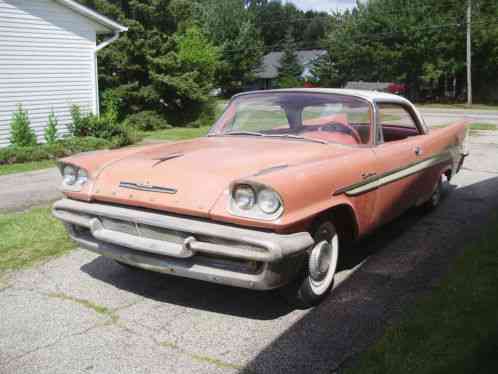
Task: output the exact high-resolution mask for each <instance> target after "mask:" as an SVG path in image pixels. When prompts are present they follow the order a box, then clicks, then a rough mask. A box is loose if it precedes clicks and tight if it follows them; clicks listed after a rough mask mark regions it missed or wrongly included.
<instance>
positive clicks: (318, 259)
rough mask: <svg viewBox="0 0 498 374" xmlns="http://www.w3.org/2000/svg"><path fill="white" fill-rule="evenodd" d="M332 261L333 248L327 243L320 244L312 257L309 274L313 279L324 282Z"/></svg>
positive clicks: (312, 253)
mask: <svg viewBox="0 0 498 374" xmlns="http://www.w3.org/2000/svg"><path fill="white" fill-rule="evenodd" d="M331 260H332V246H331V245H330V244H329V243H328V242H326V241H323V242H320V243H318V244H317V245H316V246H315V248H313V251H312V252H311V255H310V260H309V272H310V276H311V279H313V280H314V281H316V282H320V281H322V280H323V279H324V278H325V276H326V275H327V273H328V271H329V268H330V262H331Z"/></svg>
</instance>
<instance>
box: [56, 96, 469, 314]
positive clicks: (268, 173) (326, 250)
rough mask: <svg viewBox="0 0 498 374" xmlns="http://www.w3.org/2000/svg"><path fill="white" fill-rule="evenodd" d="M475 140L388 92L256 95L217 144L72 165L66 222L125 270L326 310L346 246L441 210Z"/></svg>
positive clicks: (66, 179) (110, 154)
mask: <svg viewBox="0 0 498 374" xmlns="http://www.w3.org/2000/svg"><path fill="white" fill-rule="evenodd" d="M465 137H466V131H465V123H463V122H462V123H456V124H454V125H451V126H448V127H446V128H442V129H431V130H430V129H429V128H428V127H427V126H426V124H425V123H424V120H423V119H422V117H421V116H420V114H419V113H418V111H417V110H416V108H415V107H414V106H413V105H412V104H411V103H410V102H409V101H408V100H406V99H404V98H402V97H399V96H395V95H390V94H385V93H378V92H369V91H353V90H333V89H292V90H273V91H263V92H249V93H243V94H239V95H236V96H235V97H233V98H232V100H231V101H230V103H229V104H228V105H227V108H226V109H225V111H224V113H223V114H222V116H221V117H220V118H219V120H218V121H217V122H216V123H215V124H214V126H213V127H212V128H211V130H210V131H209V133H208V135H207V136H205V137H202V138H199V139H194V140H188V141H181V142H176V143H169V144H158V145H148V146H143V147H137V148H124V149H120V150H115V151H99V152H92V153H87V154H80V155H77V156H73V157H69V158H66V159H63V160H61V161H60V165H59V166H60V170H61V173H62V175H63V184H62V190H63V192H64V195H65V198H64V199H63V200H61V201H58V202H57V203H56V204H55V205H54V208H53V213H54V215H55V216H56V217H57V218H59V219H60V220H62V221H63V222H64V223H65V224H66V226H67V229H68V231H69V234H70V236H71V237H72V239H74V240H75V241H76V242H77V243H78V244H79V245H80V246H81V247H83V248H86V249H89V250H91V251H94V252H97V253H99V254H102V255H104V256H107V257H110V258H112V259H114V260H116V261H118V262H119V263H121V264H125V265H129V266H132V267H138V268H142V269H147V270H152V271H157V272H162V273H167V274H172V275H176V276H181V277H188V278H194V279H198V280H204V281H208V282H215V283H221V284H225V285H230V286H237V287H245V288H250V289H257V290H268V289H275V288H282V289H283V290H285V292H284V294H285V295H287V296H291V297H292V298H293V299H294V301H295V302H298V303H300V304H303V305H313V304H316V303H318V302H320V301H321V300H322V299H323V298H324V297H325V296H326V295H327V293H328V291H329V290H330V289H331V286H332V284H333V281H334V275H335V273H336V269H337V262H338V257H339V253H340V252H339V247H340V245H341V247H343V246H342V243H344V242H346V241H347V240H350V239H356V238H359V237H361V236H364V235H365V234H367V233H369V232H371V231H372V230H373V229H375V228H376V227H378V226H380V225H382V224H384V223H386V222H389V221H391V220H392V219H394V218H395V217H397V216H399V215H400V214H401V213H402V212H404V211H405V210H407V209H408V208H410V207H413V206H425V207H434V206H436V205H437V204H438V203H439V201H440V197H441V192H442V189H443V185H444V183H445V182H446V181H447V180H449V179H450V178H451V177H452V176H453V175H454V174H455V173H457V172H458V171H459V170H460V167H461V166H462V162H463V159H464V157H465V155H466V151H465V149H464V144H465V142H464V140H465ZM284 286H285V287H284Z"/></svg>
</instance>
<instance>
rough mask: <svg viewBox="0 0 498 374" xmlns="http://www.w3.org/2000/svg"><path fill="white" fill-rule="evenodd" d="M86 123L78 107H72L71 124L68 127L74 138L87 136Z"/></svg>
mask: <svg viewBox="0 0 498 374" xmlns="http://www.w3.org/2000/svg"><path fill="white" fill-rule="evenodd" d="M85 127H86V121H85V117H84V116H82V114H81V109H80V107H79V106H78V105H71V123H69V124H68V125H67V129H68V130H69V133H70V134H71V135H72V136H86V134H85Z"/></svg>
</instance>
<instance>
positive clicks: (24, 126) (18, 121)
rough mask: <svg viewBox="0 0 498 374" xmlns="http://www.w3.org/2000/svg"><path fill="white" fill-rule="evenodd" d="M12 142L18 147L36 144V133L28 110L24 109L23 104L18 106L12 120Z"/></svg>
mask: <svg viewBox="0 0 498 374" xmlns="http://www.w3.org/2000/svg"><path fill="white" fill-rule="evenodd" d="M10 142H11V143H12V145H14V146H16V147H26V146H32V145H36V135H35V132H34V131H33V129H32V128H31V127H30V122H29V118H28V112H26V111H25V110H23V109H22V105H21V104H19V105H18V106H17V111H16V112H14V114H13V116H12V121H11V122H10Z"/></svg>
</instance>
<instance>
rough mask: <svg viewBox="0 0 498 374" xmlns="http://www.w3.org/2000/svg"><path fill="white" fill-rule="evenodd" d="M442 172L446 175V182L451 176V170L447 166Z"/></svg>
mask: <svg viewBox="0 0 498 374" xmlns="http://www.w3.org/2000/svg"><path fill="white" fill-rule="evenodd" d="M443 174H444V175H446V178H448V182H449V181H450V179H451V176H452V175H453V172H452V170H451V168H449V169H447V170H446V171H445V172H444V173H443Z"/></svg>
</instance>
